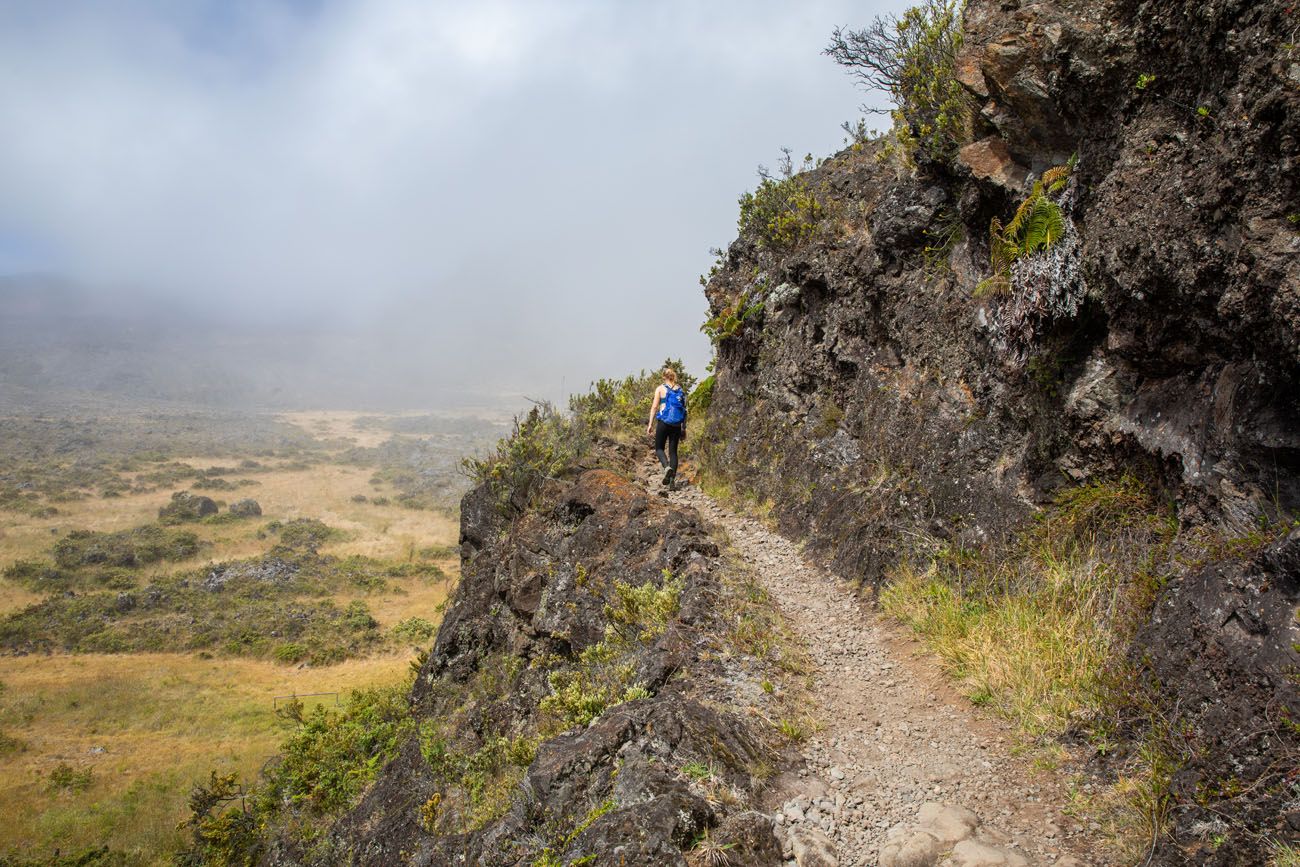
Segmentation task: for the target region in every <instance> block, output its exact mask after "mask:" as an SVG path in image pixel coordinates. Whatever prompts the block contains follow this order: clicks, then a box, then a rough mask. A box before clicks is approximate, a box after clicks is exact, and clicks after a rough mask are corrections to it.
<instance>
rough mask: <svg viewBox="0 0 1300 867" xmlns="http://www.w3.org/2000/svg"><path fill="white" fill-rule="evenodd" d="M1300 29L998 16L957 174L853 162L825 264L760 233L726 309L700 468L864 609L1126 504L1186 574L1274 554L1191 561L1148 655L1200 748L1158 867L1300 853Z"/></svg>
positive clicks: (1147, 643) (1225, 17)
mask: <svg viewBox="0 0 1300 867" xmlns="http://www.w3.org/2000/svg"><path fill="white" fill-rule="evenodd" d="M1298 28H1300V15H1297V13H1296V11H1295V7H1294V6H1292V5H1291V4H1290V3H1289V2H1280V0H1210V2H1195V3H1181V4H1180V3H1175V4H1169V3H1155V2H1137V0H1104V2H1099V0H1086V2H1084V0H1065V2H1059V3H1020V2H1015V0H1010V2H1001V3H997V2H988V0H974V2H971V3H970V5H969V6H968V7H967V9H966V12H965V27H964V29H965V34H966V38H965V46H964V48H963V50H962V53H961V55H960V56H959V57H958V61H957V76H958V78H959V79H960V81H961V83H962V85H963V86H964V87H965V89H966V91H967V92H968V94H969V98H970V100H971V101H972V104H973V106H974V110H975V115H976V120H975V125H974V135H973V136H972V138H971V141H969V142H968V143H966V144H965V145H964V146H963V147H962V148H961V150H960V152H959V156H958V158H957V160H956V161H955V164H942V165H939V164H932V163H931V164H927V163H925V162H924V161H922V164H921V165H919V166H917V165H908V164H906V163H905V162H904V161H903V160H900V159H899V158H898V155H897V154H896V153H892V152H891V148H892V146H891V145H890V144H889V143H888V142H882V141H880V140H876V141H862V142H859V143H858V144H856V145H855V146H854V147H851V148H849V149H847V150H845V151H844V152H842V153H841V154H839V155H837V156H835V157H834V158H832V159H830V160H827V161H826V162H825V163H823V164H821V165H820V166H819V167H817V168H816V169H814V170H812V171H811V172H809V173H808V174H807V175H806V176H801V177H805V178H806V181H805V183H806V184H807V188H808V189H809V190H811V191H812V192H813V194H814V195H815V196H816V197H817V199H818V201H819V204H820V206H821V211H820V220H819V222H818V224H817V225H816V227H815V230H814V231H812V232H811V233H810V235H809V237H807V238H803V239H800V240H798V241H797V242H796V243H785V244H781V243H774V242H773V239H772V238H771V237H765V236H764V234H763V231H762V227H761V226H758V227H753V226H751V227H749V228H744V227H743V225H742V233H741V236H740V237H739V238H738V239H737V240H736V241H735V242H734V243H732V244H731V245H730V247H729V248H728V249H727V250H726V251H725V254H724V255H723V256H722V258H721V259H720V261H719V263H718V267H717V269H716V270H715V273H714V274H713V275H712V276H711V278H710V280H709V282H708V284H707V287H706V294H707V296H708V299H709V302H710V305H711V309H712V313H713V315H714V316H715V320H714V321H715V323H719V322H724V321H726V322H727V323H728V326H727V327H726V328H719V329H718V330H719V331H720V333H719V335H718V336H719V340H718V358H717V363H716V382H715V384H714V386H713V393H712V404H711V406H710V409H709V413H710V431H709V439H710V441H711V445H710V447H709V448H708V449H707V450H706V452H707V455H706V458H707V461H706V462H707V464H708V465H709V466H710V467H711V468H712V469H713V471H715V472H716V473H718V474H720V475H724V476H726V477H727V478H729V479H730V481H731V483H732V484H733V485H734V486H735V487H736V488H737V489H739V490H740V491H742V492H745V493H748V494H750V495H753V496H755V497H758V498H760V499H766V500H768V501H770V503H771V504H772V509H773V515H774V516H775V517H776V518H777V520H778V521H779V522H780V526H781V528H782V530H783V531H784V532H785V533H787V534H788V535H791V536H793V537H796V538H800V539H803V540H806V542H807V545H808V550H809V551H810V552H811V553H813V554H815V555H816V556H818V557H819V558H821V559H822V560H823V561H825V562H826V563H827V564H829V565H830V566H831V567H832V568H834V569H835V570H836V571H837V572H838V573H839V574H840V575H841V576H843V577H845V578H847V579H850V580H853V581H857V582H861V583H862V584H863V585H865V586H868V587H871V586H879V585H881V584H882V583H883V582H887V581H888V580H889V574H890V570H891V568H892V567H893V566H894V565H895V564H897V563H899V562H902V561H907V560H908V559H909V558H914V557H916V556H917V552H918V550H921V549H924V548H925V543H934V544H938V545H946V546H949V547H951V548H959V549H960V548H980V547H987V546H997V545H999V544H1002V543H1004V542H1006V541H1007V540H1010V539H1012V538H1013V537H1014V536H1015V535H1016V534H1017V533H1018V532H1021V531H1022V530H1023V528H1025V527H1026V526H1028V525H1029V523H1030V518H1031V516H1032V515H1033V514H1034V513H1035V511H1037V509H1038V508H1039V507H1040V506H1044V505H1047V504H1050V503H1051V502H1053V498H1054V497H1055V496H1057V495H1058V493H1059V492H1060V491H1062V490H1065V489H1068V488H1070V487H1072V486H1077V485H1080V484H1087V483H1090V482H1094V481H1097V480H1105V479H1114V478H1117V477H1121V476H1126V477H1136V478H1140V479H1141V480H1142V481H1143V483H1144V484H1145V485H1147V486H1149V487H1150V489H1151V490H1153V491H1156V492H1157V497H1158V498H1159V499H1162V500H1163V501H1165V502H1166V503H1167V504H1168V507H1169V508H1170V509H1171V510H1172V512H1173V514H1174V515H1175V516H1176V519H1177V522H1178V523H1177V526H1178V539H1179V540H1180V543H1181V541H1182V540H1185V539H1188V538H1191V537H1192V536H1194V535H1196V534H1198V533H1200V534H1211V535H1215V536H1216V538H1223V539H1241V538H1245V537H1251V538H1255V539H1256V540H1257V541H1258V540H1259V539H1263V541H1261V542H1259V544H1255V545H1220V546H1218V547H1213V546H1212V547H1211V549H1210V550H1209V552H1208V553H1205V550H1204V549H1202V555H1201V556H1198V557H1188V558H1184V559H1183V560H1182V561H1181V565H1180V566H1179V567H1177V568H1175V570H1174V573H1173V575H1172V578H1171V579H1170V580H1168V581H1167V583H1164V585H1163V586H1162V587H1160V588H1159V589H1158V597H1157V598H1156V599H1155V600H1154V604H1153V605H1151V606H1150V607H1149V608H1148V609H1147V610H1146V613H1145V614H1144V617H1143V622H1142V623H1141V624H1140V625H1139V626H1138V627H1137V628H1136V629H1135V631H1134V633H1133V637H1132V646H1131V651H1130V657H1131V659H1132V660H1133V662H1134V664H1135V665H1136V666H1137V667H1138V668H1139V669H1140V670H1141V671H1142V672H1143V677H1144V678H1145V682H1146V683H1147V684H1149V685H1150V686H1151V687H1152V688H1153V689H1154V690H1155V692H1156V693H1157V694H1158V696H1159V702H1160V706H1161V708H1162V711H1161V713H1162V714H1163V717H1164V719H1165V720H1166V722H1167V724H1168V725H1169V726H1170V727H1171V728H1172V729H1173V730H1176V731H1178V732H1180V733H1181V734H1180V735H1179V737H1181V738H1183V739H1184V740H1185V741H1186V743H1187V744H1188V748H1187V749H1186V751H1185V754H1184V756H1183V758H1182V759H1181V760H1180V761H1179V763H1178V766H1177V768H1176V770H1174V771H1173V772H1172V780H1171V783H1170V789H1169V791H1170V797H1171V799H1172V804H1173V808H1172V811H1171V813H1170V823H1171V824H1170V829H1171V833H1170V835H1169V837H1168V839H1167V840H1166V841H1164V842H1162V843H1161V844H1160V847H1159V852H1158V854H1159V857H1160V858H1162V859H1163V860H1164V862H1165V863H1183V862H1184V861H1186V860H1194V861H1197V862H1200V863H1260V862H1261V861H1262V860H1264V859H1265V857H1266V856H1265V854H1264V853H1265V851H1266V849H1265V842H1266V841H1267V840H1269V839H1294V838H1295V837H1296V835H1297V834H1300V789H1297V771H1296V765H1297V762H1296V757H1297V756H1300V749H1298V745H1300V738H1298V736H1297V731H1300V730H1298V729H1297V727H1296V724H1295V720H1298V719H1300V692H1298V690H1297V670H1298V666H1300V654H1298V653H1297V649H1298V648H1300V643H1297V642H1300V627H1298V624H1297V604H1298V603H1300V530H1290V529H1289V526H1290V525H1289V524H1288V523H1287V521H1288V520H1289V517H1288V516H1293V515H1294V514H1295V512H1296V510H1297V508H1300V226H1298V225H1297V221H1300V213H1297V212H1300V199H1298V198H1297V181H1298V178H1300V173H1298V169H1300V165H1297V159H1298V158H1300V143H1298V142H1300V52H1298V51H1297V49H1296V45H1295V43H1296V41H1297V30H1298ZM1071 160H1073V163H1074V165H1073V171H1072V173H1071V174H1070V179H1069V181H1068V186H1066V188H1065V189H1064V191H1063V193H1062V195H1061V198H1060V206H1061V209H1062V211H1063V213H1064V215H1065V220H1066V226H1065V233H1064V236H1063V237H1062V238H1061V240H1060V241H1058V242H1057V244H1056V245H1054V246H1053V247H1052V248H1051V249H1050V250H1049V251H1048V252H1046V253H1040V254H1037V255H1036V256H1033V257H1026V259H1025V260H1024V261H1022V262H1018V263H1017V264H1016V265H1015V269H1016V270H1015V271H1014V273H1013V275H1012V280H1011V285H1010V288H1009V291H1005V292H1001V293H982V292H981V291H980V283H981V281H982V280H984V279H985V278H987V277H989V276H990V273H991V271H990V264H989V233H990V228H989V227H990V221H991V220H992V219H993V218H995V217H998V218H1001V219H1003V220H1005V219H1007V218H1008V217H1009V216H1010V214H1011V213H1013V212H1014V211H1015V209H1016V207H1017V205H1018V203H1020V202H1021V201H1023V200H1024V199H1025V197H1026V196H1028V195H1029V194H1030V193H1031V185H1032V182H1033V181H1034V180H1035V179H1037V178H1038V177H1040V176H1041V175H1042V174H1043V173H1044V172H1045V171H1046V170H1048V169H1049V168H1051V167H1053V166H1059V165H1063V164H1066V163H1067V162H1068V161H1071ZM1261 528H1262V529H1261ZM1252 533H1254V534H1256V536H1253V537H1252V536H1251V534H1252ZM1216 534H1217V535H1216ZM918 540H922V541H921V542H918ZM1176 547H1177V546H1176ZM1224 780H1230V781H1231V782H1230V783H1229V784H1227V785H1225V784H1224ZM1206 828H1214V829H1217V830H1216V842H1215V844H1214V845H1210V844H1208V843H1207V842H1206V838H1207V832H1206V831H1205V829H1206ZM1225 840H1227V841H1228V842H1227V843H1226V844H1225V843H1224V841H1225Z"/></svg>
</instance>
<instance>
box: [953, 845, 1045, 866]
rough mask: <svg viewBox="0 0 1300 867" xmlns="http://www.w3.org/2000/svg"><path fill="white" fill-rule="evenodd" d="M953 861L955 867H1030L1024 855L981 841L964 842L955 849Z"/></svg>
mask: <svg viewBox="0 0 1300 867" xmlns="http://www.w3.org/2000/svg"><path fill="white" fill-rule="evenodd" d="M951 860H952V864H953V867H1029V862H1028V861H1026V860H1025V857H1024V856H1023V855H1020V854H1019V853H1017V852H1012V851H1011V850H1010V849H1003V848H1002V847H1001V846H993V845H991V844H989V843H981V842H980V841H979V840H962V841H961V842H960V843H958V844H957V845H956V846H954V847H953V849H952V859H951Z"/></svg>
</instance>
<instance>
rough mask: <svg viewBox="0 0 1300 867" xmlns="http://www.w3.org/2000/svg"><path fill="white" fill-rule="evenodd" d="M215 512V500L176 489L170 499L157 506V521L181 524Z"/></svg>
mask: <svg viewBox="0 0 1300 867" xmlns="http://www.w3.org/2000/svg"><path fill="white" fill-rule="evenodd" d="M216 513H217V501H216V500H214V499H212V498H211V497H205V496H203V495H201V494H192V493H190V492H189V491H177V492H176V493H174V494H172V498H171V501H170V502H168V503H167V505H165V506H159V507H158V521H159V522H160V523H163V524H183V523H185V522H187V521H197V520H199V519H200V518H206V517H208V516H209V515H215V514H216Z"/></svg>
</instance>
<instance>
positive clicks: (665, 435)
mask: <svg viewBox="0 0 1300 867" xmlns="http://www.w3.org/2000/svg"><path fill="white" fill-rule="evenodd" d="M681 440H682V426H681V425H680V424H669V423H668V422H666V421H664V420H663V419H658V418H657V419H655V456H656V457H657V458H659V466H661V467H668V468H669V469H671V470H672V471H673V472H674V473H676V472H677V444H678V443H679V442H681ZM665 443H667V444H668V454H667V455H665V454H664V444H665Z"/></svg>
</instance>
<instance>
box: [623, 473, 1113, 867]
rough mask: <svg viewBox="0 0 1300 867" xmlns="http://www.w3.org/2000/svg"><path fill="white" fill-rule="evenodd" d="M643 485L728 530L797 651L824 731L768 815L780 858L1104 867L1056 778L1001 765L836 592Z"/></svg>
mask: <svg viewBox="0 0 1300 867" xmlns="http://www.w3.org/2000/svg"><path fill="white" fill-rule="evenodd" d="M642 481H643V482H644V483H645V484H646V485H647V487H648V488H649V489H650V490H651V491H652V492H660V493H664V494H665V495H666V496H667V497H668V499H669V500H671V501H672V502H674V503H676V504H678V505H683V506H691V507H693V508H695V509H697V510H698V511H699V512H700V513H701V514H702V515H704V517H705V519H706V520H707V521H708V522H710V523H711V524H714V525H717V526H719V527H721V528H722V529H723V530H725V532H726V534H727V535H728V536H729V537H730V539H731V541H732V544H733V545H734V546H735V547H736V549H737V550H738V552H739V553H740V555H741V556H742V557H743V558H744V560H745V561H746V562H748V563H750V564H752V565H753V566H754V567H755V568H756V571H757V573H758V574H759V576H760V577H761V579H762V581H763V583H764V584H765V585H766V587H767V590H768V592H769V593H770V594H771V595H772V597H773V599H775V601H776V603H777V605H778V606H779V607H780V609H781V611H782V612H783V614H784V615H785V617H786V618H787V620H788V621H789V622H790V624H791V626H792V627H793V628H794V631H795V633H796V634H797V635H798V636H801V637H802V640H803V642H804V644H805V650H806V652H807V654H808V657H809V659H810V660H811V663H812V676H813V680H814V687H813V695H814V696H815V697H816V706H815V707H813V708H810V711H811V712H812V714H813V715H814V716H815V717H816V718H817V719H818V720H819V722H820V723H821V724H822V728H821V729H820V730H819V731H818V732H816V733H815V734H812V735H811V736H810V737H808V739H807V740H805V741H804V742H803V744H802V754H803V758H804V760H805V764H806V767H805V768H804V769H803V770H800V771H799V772H797V773H791V774H787V775H785V776H784V777H782V778H781V779H779V780H778V781H777V783H776V785H775V786H774V791H773V794H772V800H771V803H770V804H769V805H768V806H769V807H770V809H771V810H772V812H773V814H774V815H775V816H776V817H777V822H778V832H779V833H780V834H781V835H782V836H783V837H784V838H785V839H786V841H787V854H793V855H800V856H802V857H800V858H799V859H798V860H797V861H796V862H795V863H799V864H801V865H822V864H830V863H835V862H833V861H830V860H827V856H828V855H830V854H831V853H832V852H833V854H834V857H835V858H836V859H837V860H838V864H839V865H841V867H848V865H875V864H880V865H882V867H928V865H935V864H943V865H948V864H951V865H955V867H996V865H1017V864H1020V865H1025V864H1028V865H1059V867H1066V865H1076V867H1077V865H1079V864H1105V863H1107V861H1106V860H1105V859H1103V858H1101V857H1099V856H1097V855H1095V854H1091V855H1090V854H1089V853H1090V852H1094V853H1095V852H1096V851H1097V850H1096V847H1095V846H1093V845H1090V844H1089V840H1088V838H1089V837H1091V836H1094V835H1093V834H1092V833H1091V832H1090V831H1089V829H1087V828H1085V827H1083V826H1082V825H1081V824H1080V823H1079V821H1078V820H1076V819H1074V818H1071V817H1069V816H1066V815H1064V814H1063V813H1062V812H1061V808H1062V807H1063V806H1064V805H1065V804H1066V795H1065V792H1064V791H1063V789H1062V787H1061V786H1060V784H1059V780H1058V779H1057V776H1058V775H1052V774H1048V773H1045V772H1038V773H1035V772H1032V771H1031V770H1030V769H1029V768H1028V767H1027V766H1026V763H1025V762H1024V761H1022V760H1018V759H1014V758H1012V757H1011V756H1010V751H1011V746H1012V744H1013V739H1012V737H1011V733H1010V731H1009V729H1007V728H1006V727H1005V726H1004V725H1003V724H1001V723H1000V722H998V721H995V720H992V719H990V718H988V717H986V716H985V715H982V714H979V713H977V711H976V708H974V707H973V706H972V705H971V704H970V702H969V701H968V700H966V699H965V698H963V697H961V696H960V695H959V694H958V693H956V692H955V691H954V690H953V689H951V687H950V686H949V685H948V683H947V681H946V679H945V678H944V676H943V675H942V674H941V673H940V672H939V671H938V669H937V668H936V667H935V666H934V665H933V664H932V663H930V662H928V661H927V660H925V659H922V658H920V657H919V655H918V653H917V652H916V651H917V650H918V649H919V648H918V646H917V645H915V644H914V643H912V642H910V641H908V640H907V639H906V638H905V637H904V636H902V635H901V634H900V632H899V630H898V629H897V628H895V627H893V626H891V625H889V624H887V623H886V622H884V621H883V619H882V618H881V617H880V616H879V615H877V614H876V613H874V612H873V611H872V610H871V609H870V608H869V607H868V606H867V605H865V604H864V603H863V602H862V601H861V600H860V599H859V598H858V597H857V596H856V595H855V594H854V593H852V592H851V591H850V590H849V589H848V587H847V586H846V585H844V584H843V583H842V582H840V581H838V580H837V579H835V578H833V577H832V576H830V575H828V574H827V573H826V572H824V571H823V570H821V569H819V568H817V567H816V566H814V565H812V564H810V563H808V562H807V561H805V560H804V559H803V557H802V556H801V555H800V553H799V551H798V548H797V547H796V546H795V545H794V544H793V543H792V542H790V541H789V540H788V539H786V538H784V537H783V536H780V535H779V534H777V533H774V532H772V531H770V530H768V529H767V528H766V527H764V526H763V525H762V524H760V523H759V522H758V521H756V520H753V519H751V518H747V517H742V516H740V515H737V514H735V513H733V512H731V511H729V510H727V509H725V508H723V507H722V506H720V505H719V504H717V503H716V502H714V501H713V500H712V499H710V498H709V497H708V496H706V495H705V494H703V493H702V492H700V491H699V490H698V489H697V488H695V487H693V486H685V487H683V488H680V489H679V490H677V491H675V492H673V493H671V494H668V493H666V492H664V491H663V489H662V488H661V486H660V478H659V472H658V470H657V465H654V464H650V463H647V464H646V465H645V467H644V468H643V471H642ZM1093 830H1094V831H1095V829H1093ZM818 850H820V853H819V852H818ZM818 858H821V859H822V860H817V859H818Z"/></svg>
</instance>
